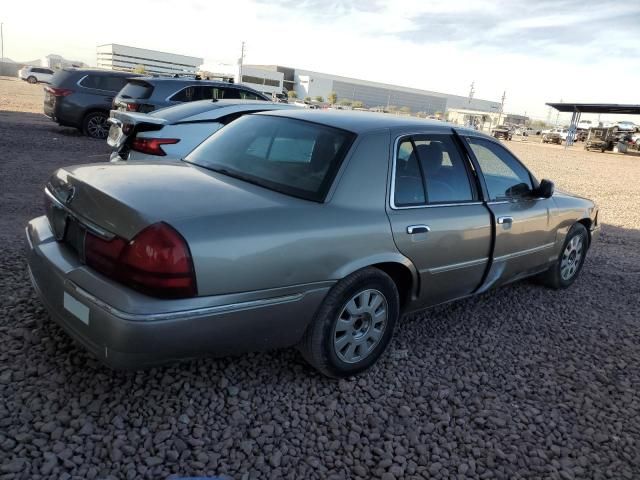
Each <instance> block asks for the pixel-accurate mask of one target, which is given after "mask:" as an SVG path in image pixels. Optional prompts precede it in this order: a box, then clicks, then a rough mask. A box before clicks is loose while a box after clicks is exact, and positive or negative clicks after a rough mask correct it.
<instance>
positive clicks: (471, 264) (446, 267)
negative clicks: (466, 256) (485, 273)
mask: <svg viewBox="0 0 640 480" xmlns="http://www.w3.org/2000/svg"><path fill="white" fill-rule="evenodd" d="M488 262H489V257H484V258H477V259H474V260H468V261H466V262H460V263H452V264H450V265H444V266H442V267H436V268H429V269H427V272H428V273H430V274H432V275H437V274H439V273H445V272H450V271H452V270H460V269H462V268H469V267H477V266H478V265H483V264H485V263H488Z"/></svg>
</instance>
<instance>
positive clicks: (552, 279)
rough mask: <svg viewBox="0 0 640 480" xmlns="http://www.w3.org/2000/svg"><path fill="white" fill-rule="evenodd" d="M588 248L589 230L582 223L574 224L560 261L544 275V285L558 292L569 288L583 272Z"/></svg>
mask: <svg viewBox="0 0 640 480" xmlns="http://www.w3.org/2000/svg"><path fill="white" fill-rule="evenodd" d="M588 248H589V234H588V233H587V229H586V228H585V226H584V225H582V224H581V223H576V224H574V225H573V227H571V230H569V233H568V234H567V238H566V239H565V241H564V244H563V245H562V250H561V251H560V256H559V257H558V260H557V261H556V262H555V263H554V264H553V266H552V267H551V268H550V269H549V270H547V271H546V272H545V273H544V274H543V275H542V277H541V279H542V281H543V283H544V284H545V285H547V286H548V287H551V288H554V289H556V290H561V289H564V288H569V287H570V286H571V285H572V284H573V282H575V281H576V278H578V275H579V274H580V271H581V270H582V266H583V265H584V260H585V257H586V256H587V250H588Z"/></svg>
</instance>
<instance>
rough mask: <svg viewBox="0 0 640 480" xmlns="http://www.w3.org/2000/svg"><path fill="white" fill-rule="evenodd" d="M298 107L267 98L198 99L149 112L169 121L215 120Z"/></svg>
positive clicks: (153, 115) (152, 115)
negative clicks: (248, 113) (235, 114)
mask: <svg viewBox="0 0 640 480" xmlns="http://www.w3.org/2000/svg"><path fill="white" fill-rule="evenodd" d="M286 108H289V109H291V108H296V107H294V106H292V105H287V104H285V103H276V102H267V101H265V100H216V101H212V100H198V101H195V102H185V103H181V104H179V105H173V106H171V107H166V108H161V109H159V110H155V111H153V112H151V113H149V116H151V117H157V118H162V119H165V120H167V121H168V122H169V123H176V122H183V121H192V122H196V121H206V120H215V119H217V118H220V117H222V116H225V115H229V114H232V113H236V112H245V111H252V110H262V109H264V110H276V109H279V110H282V109H286Z"/></svg>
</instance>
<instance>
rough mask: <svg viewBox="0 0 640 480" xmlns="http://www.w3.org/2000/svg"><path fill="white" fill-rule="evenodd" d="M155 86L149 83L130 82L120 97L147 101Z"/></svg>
mask: <svg viewBox="0 0 640 480" xmlns="http://www.w3.org/2000/svg"><path fill="white" fill-rule="evenodd" d="M151 92H153V86H151V85H149V84H148V83H147V82H138V81H129V82H128V83H127V84H126V85H125V86H124V88H123V89H122V90H120V96H121V97H123V98H133V99H141V100H143V99H146V98H149V97H150V96H151Z"/></svg>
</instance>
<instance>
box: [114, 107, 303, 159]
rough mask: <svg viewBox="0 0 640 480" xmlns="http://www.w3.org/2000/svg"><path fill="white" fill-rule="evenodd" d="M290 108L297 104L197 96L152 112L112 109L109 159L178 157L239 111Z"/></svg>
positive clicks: (182, 155) (241, 112)
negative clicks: (197, 98) (201, 97)
mask: <svg viewBox="0 0 640 480" xmlns="http://www.w3.org/2000/svg"><path fill="white" fill-rule="evenodd" d="M292 108H296V107H294V106H293V105H288V104H286V103H275V102H273V103H272V102H266V101H263V100H213V101H212V100H200V101H196V102H187V103H182V104H180V105H175V106H172V107H167V108H162V109H160V110H155V111H153V112H151V113H138V112H123V111H120V110H111V116H110V117H109V120H108V122H109V123H110V124H111V127H110V128H109V136H108V137H107V143H108V144H109V146H110V147H111V148H112V149H113V153H112V154H111V161H112V162H120V161H129V162H132V161H158V160H180V159H182V158H184V157H185V156H186V155H187V154H188V153H189V152H191V151H192V150H193V149H194V148H196V147H197V146H198V145H200V144H201V143H202V142H203V141H204V140H205V139H207V138H209V137H210V136H211V135H213V133H215V132H216V131H217V130H219V129H220V128H222V127H223V126H225V125H226V124H228V123H230V122H232V121H233V120H235V119H237V118H238V117H241V116H242V115H245V114H247V113H255V112H264V111H266V110H284V109H292Z"/></svg>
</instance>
